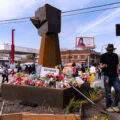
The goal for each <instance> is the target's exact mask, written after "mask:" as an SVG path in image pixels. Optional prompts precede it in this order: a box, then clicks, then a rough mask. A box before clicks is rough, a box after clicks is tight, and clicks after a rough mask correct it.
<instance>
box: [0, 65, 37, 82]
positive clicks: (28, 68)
mask: <svg viewBox="0 0 120 120" xmlns="http://www.w3.org/2000/svg"><path fill="white" fill-rule="evenodd" d="M15 69H17V71H16V72H17V73H19V72H23V73H26V74H29V75H30V74H35V73H36V69H35V64H32V65H21V64H20V63H18V64H17V65H16V66H15ZM10 73H12V71H11V72H10ZM10 73H9V71H8V65H4V66H3V73H2V83H4V82H5V81H6V82H8V81H9V79H8V75H9V74H10Z"/></svg>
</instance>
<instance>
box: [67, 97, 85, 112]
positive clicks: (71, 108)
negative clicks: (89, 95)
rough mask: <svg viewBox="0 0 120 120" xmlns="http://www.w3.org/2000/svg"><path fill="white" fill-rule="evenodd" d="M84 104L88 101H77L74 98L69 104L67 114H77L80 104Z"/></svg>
mask: <svg viewBox="0 0 120 120" xmlns="http://www.w3.org/2000/svg"><path fill="white" fill-rule="evenodd" d="M84 103H86V101H84V100H82V101H80V100H77V101H75V99H74V98H72V99H71V100H70V102H69V105H68V106H67V107H66V112H69V113H74V112H77V111H78V109H79V108H80V104H84Z"/></svg>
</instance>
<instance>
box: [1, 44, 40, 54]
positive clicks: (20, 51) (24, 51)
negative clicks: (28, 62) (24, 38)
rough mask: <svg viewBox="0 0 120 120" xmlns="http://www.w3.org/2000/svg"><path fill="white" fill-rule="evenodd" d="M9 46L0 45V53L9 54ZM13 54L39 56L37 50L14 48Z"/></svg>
mask: <svg viewBox="0 0 120 120" xmlns="http://www.w3.org/2000/svg"><path fill="white" fill-rule="evenodd" d="M10 52H11V45H10V44H8V43H3V44H0V53H10ZM15 54H39V49H34V48H27V47H21V46H15Z"/></svg>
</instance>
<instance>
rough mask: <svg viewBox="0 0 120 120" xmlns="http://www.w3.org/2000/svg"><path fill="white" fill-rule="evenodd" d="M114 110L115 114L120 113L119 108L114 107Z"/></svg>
mask: <svg viewBox="0 0 120 120" xmlns="http://www.w3.org/2000/svg"><path fill="white" fill-rule="evenodd" d="M112 109H113V110H114V112H120V109H119V108H118V107H112Z"/></svg>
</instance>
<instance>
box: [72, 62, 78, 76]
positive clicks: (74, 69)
mask: <svg viewBox="0 0 120 120" xmlns="http://www.w3.org/2000/svg"><path fill="white" fill-rule="evenodd" d="M72 71H73V78H75V77H76V76H77V74H78V72H77V67H76V64H75V62H73V64H72Z"/></svg>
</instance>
